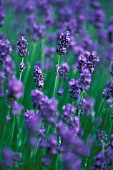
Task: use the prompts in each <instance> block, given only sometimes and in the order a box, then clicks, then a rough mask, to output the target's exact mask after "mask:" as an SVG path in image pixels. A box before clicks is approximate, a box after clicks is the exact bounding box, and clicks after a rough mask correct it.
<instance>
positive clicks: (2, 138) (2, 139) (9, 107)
mask: <svg viewBox="0 0 113 170" xmlns="http://www.w3.org/2000/svg"><path fill="white" fill-rule="evenodd" d="M10 110H11V106H8V113H7V115H10ZM6 128H7V126H6V122H5V127H4V130H3V134H2V137H1V141H2V142H3V141H4V135H5V131H6ZM2 142H1V145H2Z"/></svg>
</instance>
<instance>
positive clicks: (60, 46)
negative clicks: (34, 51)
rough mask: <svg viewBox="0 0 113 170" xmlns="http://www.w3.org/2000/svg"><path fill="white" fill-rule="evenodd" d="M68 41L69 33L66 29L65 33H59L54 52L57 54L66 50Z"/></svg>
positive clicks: (61, 53)
mask: <svg viewBox="0 0 113 170" xmlns="http://www.w3.org/2000/svg"><path fill="white" fill-rule="evenodd" d="M69 43H70V33H69V31H66V33H61V34H60V36H59V39H58V43H57V48H56V52H57V54H59V55H63V54H65V53H66V52H67V48H68V47H69Z"/></svg>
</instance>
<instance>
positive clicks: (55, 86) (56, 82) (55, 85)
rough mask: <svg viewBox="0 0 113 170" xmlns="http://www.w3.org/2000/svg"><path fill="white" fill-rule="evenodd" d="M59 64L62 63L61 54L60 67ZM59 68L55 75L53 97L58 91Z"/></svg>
mask: <svg viewBox="0 0 113 170" xmlns="http://www.w3.org/2000/svg"><path fill="white" fill-rule="evenodd" d="M59 65H60V56H59V58H58V69H59ZM58 69H57V73H56V77H55V84H54V91H53V97H55V96H56V91H57V86H58Z"/></svg>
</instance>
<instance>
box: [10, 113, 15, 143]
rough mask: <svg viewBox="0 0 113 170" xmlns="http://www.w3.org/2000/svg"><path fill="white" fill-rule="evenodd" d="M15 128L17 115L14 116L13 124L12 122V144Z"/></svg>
mask: <svg viewBox="0 0 113 170" xmlns="http://www.w3.org/2000/svg"><path fill="white" fill-rule="evenodd" d="M14 129H15V116H14V120H13V124H12V133H11V141H10V145H11V144H12V142H13V136H14Z"/></svg>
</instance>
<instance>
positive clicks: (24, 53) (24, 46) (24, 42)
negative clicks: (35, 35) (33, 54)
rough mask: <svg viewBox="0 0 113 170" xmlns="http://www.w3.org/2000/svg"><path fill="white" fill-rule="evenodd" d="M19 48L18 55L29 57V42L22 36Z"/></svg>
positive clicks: (18, 43)
mask: <svg viewBox="0 0 113 170" xmlns="http://www.w3.org/2000/svg"><path fill="white" fill-rule="evenodd" d="M17 47H18V54H19V55H20V56H21V57H25V56H27V55H28V54H29V53H28V51H27V50H28V49H27V48H28V42H27V40H26V39H25V38H24V37H23V36H21V37H20V39H19V41H18V42H17Z"/></svg>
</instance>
